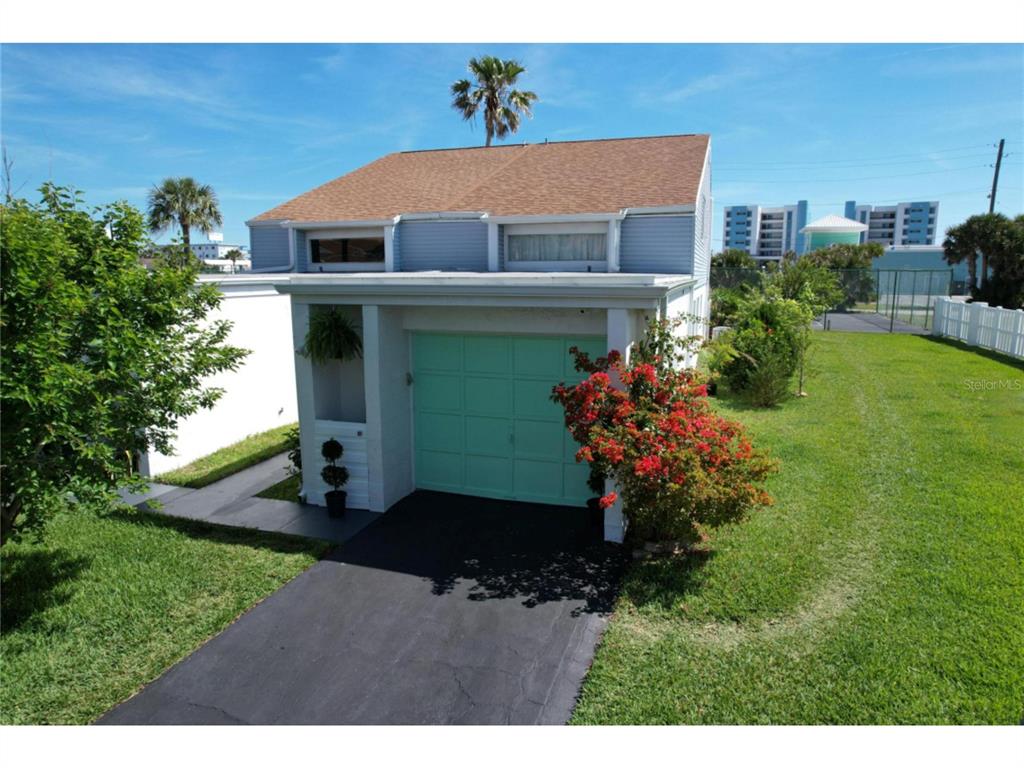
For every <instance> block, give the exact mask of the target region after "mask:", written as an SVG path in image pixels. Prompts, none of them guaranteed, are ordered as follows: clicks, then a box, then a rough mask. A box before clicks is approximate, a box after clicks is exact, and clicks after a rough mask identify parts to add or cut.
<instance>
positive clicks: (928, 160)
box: [715, 152, 991, 171]
mask: <svg viewBox="0 0 1024 768" xmlns="http://www.w3.org/2000/svg"><path fill="white" fill-rule="evenodd" d="M976 157H991V155H990V154H989V153H988V152H982V153H974V154H970V155H955V156H952V157H924V158H920V159H918V160H893V161H887V162H881V163H856V162H845V161H844V162H843V164H842V165H831V166H829V168H830V169H831V168H864V167H868V166H875V165H885V166H889V165H916V164H918V163H934V162H939V161H942V160H972V159H974V158H976ZM824 162H825V161H822V163H820V164H819V163H816V162H806V163H799V164H798V163H793V164H792V165H787V166H786V167H780V168H778V170H780V171H789V170H800V169H808V168H818V167H821V165H823V164H824ZM715 167H716V168H718V169H719V170H721V169H722V168H727V169H730V170H733V169H744V168H749V169H754V168H757V169H760V170H765V171H773V170H776V169H775V168H763V167H762V166H755V165H746V164H739V163H737V164H735V165H733V164H731V163H722V164H720V165H716V166H715Z"/></svg>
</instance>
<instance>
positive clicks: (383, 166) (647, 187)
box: [255, 135, 710, 222]
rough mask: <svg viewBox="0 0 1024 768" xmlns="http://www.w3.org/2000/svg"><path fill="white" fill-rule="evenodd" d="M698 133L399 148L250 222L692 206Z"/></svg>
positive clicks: (700, 160) (704, 140)
mask: <svg viewBox="0 0 1024 768" xmlns="http://www.w3.org/2000/svg"><path fill="white" fill-rule="evenodd" d="M709 141H710V139H709V137H708V136H707V135H684V136H659V137H651V138H636V139H602V140H596V141H570V142H552V143H545V144H516V145H504V146H498V147H486V148H485V147H476V148H469V149H450V150H429V151H422V152H400V153H395V154H391V155H386V156H384V157H382V158H380V159H378V160H375V161H374V162H372V163H370V164H369V165H365V166H363V167H361V168H358V169H356V170H355V171H352V172H351V173H348V174H346V175H344V176H341V177H339V178H337V179H334V180H333V181H329V182H327V183H326V184H323V185H321V186H319V187H316V188H315V189H312V190H310V191H309V192H306V193H304V194H302V195H299V196H298V197H296V198H294V199H292V200H289V201H288V202H286V203H284V204H282V205H279V206H277V207H276V208H273V209H271V210H269V211H267V212H265V213H263V214H260V215H259V216H257V217H256V219H255V221H262V220H271V219H289V220H292V221H300V222H301V221H308V222H314V221H369V220H381V219H390V218H393V217H395V216H397V215H399V214H404V213H434V212H442V211H444V212H449V211H464V212H468V211H483V212H487V213H489V214H491V215H494V216H530V215H557V214H577V213H608V212H613V211H619V210H621V209H623V208H635V207H649V206H668V205H692V204H695V203H696V197H697V189H698V187H699V185H700V180H701V174H702V172H703V169H704V161H705V158H706V156H707V151H708V144H709Z"/></svg>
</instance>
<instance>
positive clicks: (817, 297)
mask: <svg viewBox="0 0 1024 768" xmlns="http://www.w3.org/2000/svg"><path fill="white" fill-rule="evenodd" d="M765 289H766V291H767V292H769V293H774V294H775V295H777V296H778V297H779V298H783V299H794V300H796V301H798V302H800V303H801V304H802V305H804V306H805V307H807V310H808V311H809V312H810V313H811V317H817V316H818V315H820V314H821V313H822V312H825V311H826V310H828V309H832V307H834V306H836V305H837V304H839V303H840V302H841V301H842V300H843V290H842V288H841V287H840V285H839V280H838V278H837V277H836V273H835V271H834V270H833V269H830V268H829V267H826V266H823V265H822V264H820V263H818V262H817V261H815V260H814V259H810V258H807V257H804V258H799V259H794V260H791V261H790V260H783V261H782V263H781V264H780V265H779V267H778V269H776V270H774V271H773V272H771V273H770V274H769V275H768V276H767V277H766V278H765Z"/></svg>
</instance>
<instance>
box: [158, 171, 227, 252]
mask: <svg viewBox="0 0 1024 768" xmlns="http://www.w3.org/2000/svg"><path fill="white" fill-rule="evenodd" d="M222 223H223V219H222V218H221V215H220V205H219V204H218V202H217V193H216V192H214V191H213V187H211V186H210V185H209V184H199V183H198V182H196V180H195V179H193V178H192V177H191V176H179V177H178V178H167V179H164V180H163V181H162V182H160V184H159V185H158V186H154V187H153V189H151V190H150V191H149V229H150V231H151V232H164V231H166V230H167V229H168V228H169V227H171V226H173V225H175V224H177V225H178V227H179V228H180V229H181V239H182V242H183V243H184V244H185V250H186V251H191V238H190V237H189V232H190V230H191V229H192V228H193V227H195V228H196V229H199V230H201V231H203V232H206V233H209V232H210V231H212V230H213V228H214V227H219V226H220V225H221V224H222Z"/></svg>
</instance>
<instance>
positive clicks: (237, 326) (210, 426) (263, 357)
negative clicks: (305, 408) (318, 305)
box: [142, 277, 298, 476]
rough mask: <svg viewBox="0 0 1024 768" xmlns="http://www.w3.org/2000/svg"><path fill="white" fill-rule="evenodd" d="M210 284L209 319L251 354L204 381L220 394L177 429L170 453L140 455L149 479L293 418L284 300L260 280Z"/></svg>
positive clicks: (288, 329) (292, 378)
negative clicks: (217, 301)
mask: <svg viewBox="0 0 1024 768" xmlns="http://www.w3.org/2000/svg"><path fill="white" fill-rule="evenodd" d="M205 279H207V278H204V280H205ZM215 282H217V283H218V284H219V285H220V287H221V292H222V293H223V295H224V298H223V300H222V301H221V305H220V307H219V308H218V310H217V311H216V312H215V313H213V314H211V316H210V319H211V320H213V319H215V318H216V319H221V318H224V319H227V320H230V321H231V322H232V323H234V326H233V327H232V329H231V333H230V335H229V336H228V343H229V344H232V345H234V346H238V347H242V348H244V349H249V350H251V353H250V354H249V356H248V357H247V358H246V359H245V361H244V362H243V363H242V365H241V366H239V368H238V369H237V370H236V371H233V372H228V373H223V374H220V375H218V376H214V377H211V378H210V379H209V380H208V381H207V382H206V383H207V384H208V385H210V386H217V387H222V388H223V389H224V390H225V393H224V395H223V396H222V397H221V399H220V400H219V401H218V402H217V404H216V405H215V406H214V407H213V409H212V410H201V411H199V412H197V413H195V414H193V415H192V416H190V417H188V418H187V419H185V420H184V421H182V422H181V423H180V424H179V425H178V435H177V439H176V440H175V442H174V454H173V455H164V454H161V453H155V452H153V453H150V454H149V455H148V456H146V457H143V460H142V465H143V466H142V470H143V472H148V474H149V475H151V476H152V475H159V474H161V473H162V472H167V471H169V470H172V469H176V468H178V467H181V466H184V465H186V464H188V463H189V462H191V461H194V460H195V459H198V458H200V457H201V456H205V455H206V454H208V453H212V452H213V451H215V450H217V449H218V448H223V447H224V446H226V445H230V444H231V443H234V442H237V441H239V440H241V439H242V438H244V437H246V436H247V435H251V434H254V433H257V432H263V431H265V430H268V429H272V428H274V427H279V426H282V425H284V424H288V423H291V422H294V421H296V420H297V419H298V413H297V410H296V397H295V367H294V362H293V360H294V356H293V350H292V327H291V326H292V323H291V309H290V305H289V299H288V297H287V296H282V295H281V294H279V293H277V291H276V290H274V287H273V286H272V285H270V284H269V283H268V282H266V281H263V280H260V279H255V280H252V279H248V278H245V277H233V278H232V277H228V278H223V279H220V280H215ZM147 462H148V468H147Z"/></svg>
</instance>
